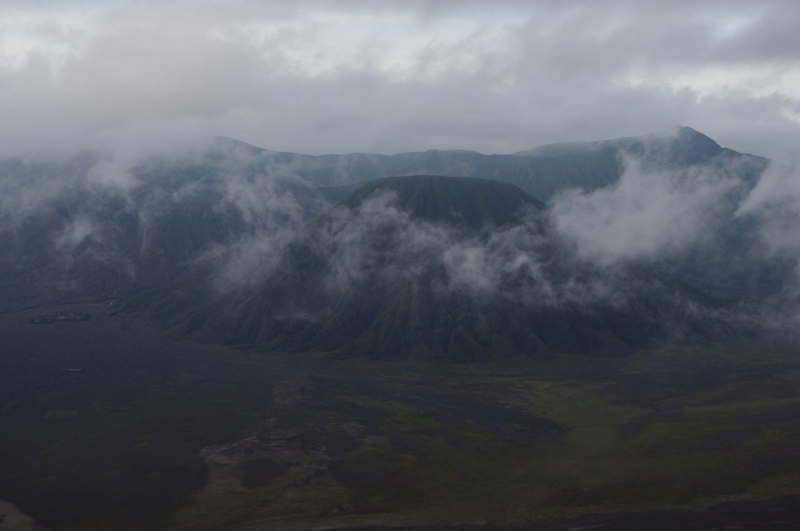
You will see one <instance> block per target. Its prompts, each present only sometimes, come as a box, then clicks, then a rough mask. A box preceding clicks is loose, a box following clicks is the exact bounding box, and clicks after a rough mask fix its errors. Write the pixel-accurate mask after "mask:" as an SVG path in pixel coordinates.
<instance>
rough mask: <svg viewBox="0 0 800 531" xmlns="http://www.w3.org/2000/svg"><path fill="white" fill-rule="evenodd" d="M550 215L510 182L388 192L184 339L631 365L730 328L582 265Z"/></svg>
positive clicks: (685, 302) (448, 181) (203, 318)
mask: <svg viewBox="0 0 800 531" xmlns="http://www.w3.org/2000/svg"><path fill="white" fill-rule="evenodd" d="M509 204H519V205H520V207H521V208H517V209H516V210H509V207H508V205H509ZM477 205H480V206H481V208H477V207H476V206H477ZM541 214H542V211H541V205H540V204H538V203H537V202H536V201H535V200H533V199H532V198H530V197H528V196H527V195H526V194H525V193H524V192H522V191H521V190H518V189H515V188H514V187H511V186H509V185H508V184H505V183H499V182H493V181H488V180H473V179H464V178H448V177H436V176H424V177H420V176H414V177H401V178H392V179H385V180H381V181H377V182H375V183H371V184H369V185H366V186H365V187H363V188H362V189H360V190H359V191H357V192H356V193H355V194H354V195H353V196H352V197H351V198H350V199H349V200H347V201H345V202H344V203H343V204H341V205H340V206H339V207H337V208H336V209H334V211H332V212H331V213H329V214H328V215H326V216H325V217H324V218H323V219H321V220H320V221H318V222H317V223H315V224H314V225H313V226H312V227H311V228H310V230H309V231H308V233H307V234H306V235H305V236H304V237H303V238H300V239H299V240H297V241H296V242H295V243H293V244H292V245H290V246H289V247H288V249H287V252H286V253H285V256H284V258H283V260H282V262H281V263H280V264H279V266H278V267H277V268H276V269H275V271H273V272H272V273H271V274H269V275H268V276H267V277H266V279H265V280H264V281H263V282H262V283H261V284H259V285H258V286H257V287H256V288H255V289H253V288H248V289H247V290H246V291H245V290H242V291H235V292H232V293H228V294H226V295H224V296H223V297H221V298H220V299H218V300H217V301H215V302H214V303H212V304H209V305H207V306H205V307H204V308H202V309H200V310H199V311H195V312H194V313H193V314H192V316H191V318H190V319H189V320H188V325H187V326H185V327H183V326H182V325H180V324H179V327H180V328H181V329H182V330H183V331H184V332H185V333H188V334H190V335H192V336H193V337H195V338H197V339H201V340H205V341H213V342H224V343H229V344H237V345H250V346H253V345H255V346H259V347H261V348H265V349H280V350H316V351H326V352H333V353H336V354H337V355H340V356H351V355H359V356H368V357H375V358H385V357H408V356H422V357H433V358H440V359H449V360H460V361H474V360H480V359H488V358H491V357H497V356H500V357H506V356H515V355H533V356H552V355H553V354H554V353H557V352H576V353H583V354H589V355H622V354H625V353H628V352H630V351H631V349H632V348H636V347H642V346H647V345H652V344H655V343H658V342H659V341H664V340H668V339H670V338H673V337H694V338H697V337H702V336H707V335H710V334H712V333H713V332H714V329H715V328H716V327H717V326H719V323H720V321H719V319H717V316H716V309H711V308H710V307H709V306H708V305H707V303H708V302H709V301H708V300H706V299H704V298H703V297H702V296H700V295H699V294H697V293H695V292H693V291H692V290H691V289H689V288H687V287H686V286H684V285H681V284H680V283H676V282H673V281H666V280H662V279H660V278H658V277H656V276H654V275H652V274H651V273H648V272H647V271H644V270H641V269H635V268H632V269H628V270H624V271H623V270H620V269H615V270H613V271H612V270H603V269H600V268H597V267H595V266H593V265H591V264H588V263H585V262H582V261H580V260H578V259H576V258H575V257H574V256H572V255H571V254H570V252H569V251H568V250H567V249H565V248H563V247H562V246H561V245H560V244H559V242H558V241H557V239H556V238H555V237H554V236H553V235H552V234H551V232H550V229H549V228H548V224H547V220H546V219H545V218H544V217H543V216H542V215H541ZM487 227H488V228H490V230H487ZM690 307H693V308H695V310H693V311H689V309H690Z"/></svg>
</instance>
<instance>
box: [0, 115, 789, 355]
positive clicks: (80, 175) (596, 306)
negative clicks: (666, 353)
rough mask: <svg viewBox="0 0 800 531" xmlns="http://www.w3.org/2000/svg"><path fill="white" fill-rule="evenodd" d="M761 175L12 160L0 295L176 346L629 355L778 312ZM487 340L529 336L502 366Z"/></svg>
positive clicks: (413, 157)
mask: <svg viewBox="0 0 800 531" xmlns="http://www.w3.org/2000/svg"><path fill="white" fill-rule="evenodd" d="M775 171H777V170H775V169H774V168H773V167H770V166H769V164H768V161H766V160H765V159H762V158H759V157H755V156H751V155H743V154H739V153H736V152H734V151H732V150H728V149H725V148H722V147H720V146H719V145H718V144H717V143H716V142H714V141H713V140H712V139H710V138H708V137H706V136H705V135H703V134H701V133H698V132H697V131H694V130H692V129H690V128H687V127H680V128H676V129H675V130H672V131H668V132H665V133H661V134H655V135H648V136H645V137H638V138H623V139H617V140H610V141H600V142H593V143H581V144H559V145H549V146H542V147H539V148H534V149H532V150H529V151H526V152H522V153H517V154H513V155H482V154H479V153H475V152H470V151H436V150H434V151H427V152H422V153H406V154H399V155H391V156H389V155H372V154H350V155H326V156H319V157H315V156H306V155H299V154H291V153H278V152H272V151H268V150H263V149H260V148H256V147H254V146H249V145H247V144H244V143H241V142H237V141H234V140H230V139H224V138H217V139H215V140H213V141H212V142H210V143H209V144H208V145H206V146H199V147H198V148H197V149H195V150H192V151H181V152H177V153H173V154H160V155H150V156H140V157H136V158H134V159H128V160H123V159H120V158H119V157H115V156H114V154H113V153H105V154H103V153H83V154H80V155H76V156H74V157H72V158H70V159H67V160H45V159H40V158H15V159H8V160H5V161H2V173H1V174H0V187H2V192H3V194H2V204H0V216H1V217H2V225H1V226H0V238H2V243H3V244H4V248H5V249H6V250H7V251H6V253H5V254H4V256H3V258H2V259H1V260H0V268H1V269H2V270H1V271H0V273H2V275H0V293H1V294H2V301H3V302H2V304H3V307H4V308H5V309H11V308H20V307H27V306H32V305H36V304H41V303H44V302H58V301H62V302H63V301H73V300H92V299H98V298H108V297H121V298H123V299H126V300H129V302H130V304H129V307H130V308H138V309H140V310H146V311H148V312H151V313H152V312H155V314H154V315H157V316H158V317H157V319H159V320H162V321H163V322H165V323H166V324H167V326H170V327H173V329H174V330H184V332H185V333H188V334H190V335H193V336H195V337H198V338H204V339H206V340H214V341H223V342H233V343H237V344H259V345H261V346H262V347H264V346H267V345H269V346H270V347H271V348H291V349H306V348H311V349H318V350H337V351H338V350H342V349H345V350H346V349H349V348H352V349H354V350H356V351H359V352H364V353H366V352H383V350H384V348H385V345H387V344H393V345H394V347H393V348H396V349H401V350H402V349H405V350H404V352H406V353H408V352H412V351H418V350H420V349H422V350H425V349H427V350H428V351H429V354H430V353H431V352H436V354H435V355H437V356H443V357H448V356H451V355H452V353H453V352H455V351H456V350H459V349H460V350H461V351H464V352H468V351H469V352H473V354H469V355H467V357H468V358H469V357H472V358H476V359H477V358H481V357H486V356H489V355H490V354H491V353H492V352H499V351H508V352H523V351H529V352H534V351H537V350H538V351H539V352H544V351H546V350H547V349H548V348H550V347H549V346H548V345H550V344H552V345H560V347H559V348H566V349H573V350H583V351H587V352H588V351H589V350H592V349H600V350H602V348H605V347H602V345H606V344H607V345H612V344H613V345H617V346H619V347H622V346H625V347H626V348H627V347H630V346H632V345H642V344H645V343H647V342H648V339H647V338H650V339H653V338H655V337H658V338H661V339H662V340H666V338H667V336H669V335H670V334H671V333H672V332H675V331H680V330H690V329H692V330H694V331H692V332H690V335H691V334H695V333H698V334H701V335H702V334H703V333H706V332H707V331H708V330H710V329H712V328H715V327H716V326H717V325H716V324H714V325H712V324H710V323H711V321H714V322H716V321H715V320H716V319H717V314H716V313H715V312H716V310H713V311H711V312H710V313H706V314H704V315H705V316H704V317H703V318H702V319H695V318H694V317H693V316H692V315H693V314H692V313H691V312H690V311H689V310H688V308H689V307H693V308H700V307H704V306H705V305H706V303H707V302H708V300H706V301H705V302H702V301H703V300H705V299H704V297H707V296H708V295H710V296H712V297H723V298H726V299H730V298H746V299H758V300H760V299H765V298H774V297H776V296H782V297H785V296H787V294H788V296H789V297H791V293H793V291H792V290H793V289H794V285H795V276H796V274H795V269H796V265H797V260H796V254H793V253H792V250H793V249H795V248H796V247H793V245H794V243H793V239H792V238H793V236H792V235H790V234H787V233H786V232H785V231H784V232H781V231H780V229H779V227H780V220H776V214H775V212H776V208H775V204H776V203H775V201H776V199H775V198H776V197H777V196H779V195H781V193H782V191H783V190H784V189H791V187H790V186H789V185H788V184H786V183H791V182H792V181H791V179H789V178H783V179H782V180H779V179H776V178H774V177H772V175H773V174H774V172H775ZM404 176H405V177H404ZM465 177H471V178H467V179H465ZM476 177H480V178H476ZM365 182H367V184H364V183H365ZM765 183H766V184H765ZM784 195H785V194H784ZM797 195H800V194H795V195H791V194H790V195H785V197H784V198H783V199H782V200H781V201H780V202H779V205H780V211H781V212H785V215H786V216H791V215H792V213H793V212H794V211H795V209H794V203H792V202H791V201H790V200H789V199H788V198H791V197H796V196H797ZM338 201H341V204H340V205H339V206H337V207H336V208H333V209H332V210H331V207H332V204H333V203H334V202H338ZM767 206H769V207H770V208H767ZM780 219H783V217H781V218H780ZM670 290H672V292H674V293H675V294H679V296H677V295H676V297H674V298H672V299H671V298H670V297H667V296H666V295H665V294H666V293H667V292H669V291H670ZM709 300H710V299H709ZM570 305H571V306H570ZM712 306H713V304H712ZM543 308H547V311H546V312H545V311H544V310H543ZM647 308H649V309H647ZM156 309H158V310H157V311H156ZM536 312H538V313H536ZM534 313H535V314H536V315H534ZM700 313H703V312H700ZM712 314H714V316H713V318H712V317H709V316H711V315H712ZM376 316H379V317H376ZM380 316H382V317H380ZM632 317H635V318H634V319H633V321H630V318H632ZM706 317H708V318H710V319H711V321H703V319H706ZM634 321H635V322H634ZM623 322H624V324H620V323H623ZM414 323H416V324H414ZM419 323H426V324H425V325H424V326H422V325H420V324H419ZM509 323H511V324H509ZM554 323H559V324H558V326H556V325H554ZM563 323H567V324H563ZM569 323H572V324H569ZM615 323H616V324H615ZM408 327H411V328H408ZM559 327H561V328H560V329H561V330H562V331H561V332H558V333H556V332H552V334H554V335H552V337H550V336H548V333H551V332H547V330H551V331H552V330H556V329H559ZM479 329H480V330H484V332H478V330H479ZM498 329H500V330H509V332H508V334H511V332H510V331H511V330H516V329H524V330H526V332H524V333H522V335H521V336H519V337H517V336H514V338H513V339H510V340H509V339H508V337H510V336H509V335H508V334H505V333H501V334H500V335H499V336H498V337H500V336H502V337H504V338H505V339H503V341H506V340H508V341H510V344H507V345H506V346H504V347H502V348H501V347H500V346H497V345H498V343H497V341H499V340H498V339H497V338H494V335H497V334H495V333H494V332H491V333H490V332H486V331H487V330H498ZM668 329H670V330H671V331H672V332H668ZM701 330H705V331H706V332H702V333H701V332H700V331H701ZM444 331H447V332H444ZM514 333H516V332H514ZM681 333H682V332H681ZM681 333H678V334H677V335H681ZM453 334H455V336H454V335H453ZM504 334H505V335H504ZM559 334H560V335H559ZM512 335H513V334H512ZM401 336H402V337H407V338H411V339H407V340H403V341H398V340H397V338H399V337H401ZM445 336H446V337H445ZM456 336H458V338H459V339H456ZM569 338H572V339H569ZM575 338H582V339H575ZM493 341H494V346H492V345H493V343H492V342H493ZM458 342H460V343H458ZM456 344H458V345H460V346H458V347H456V346H453V345H456ZM465 344H470V345H472V346H471V347H470V349H471V350H470V349H465V348H464V346H463V345H465ZM420 345H424V348H422V347H420ZM509 345H510V346H509ZM623 350H624V349H623ZM395 354H396V353H395Z"/></svg>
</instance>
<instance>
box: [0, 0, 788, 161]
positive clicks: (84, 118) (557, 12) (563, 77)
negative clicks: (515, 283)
mask: <svg viewBox="0 0 800 531" xmlns="http://www.w3.org/2000/svg"><path fill="white" fill-rule="evenodd" d="M798 10H800V8H798V7H797V6H796V5H795V4H794V3H792V2H787V1H773V2H760V3H759V4H757V5H754V4H753V3H752V2H744V1H715V2H703V3H701V4H697V3H675V2H662V1H649V2H632V1H627V0H617V1H609V2H587V1H570V2H551V1H539V2H514V1H508V2H496V3H492V4H491V7H489V6H488V5H487V4H485V3H483V2H381V3H380V4H375V3H374V2H347V3H330V2H311V1H309V2H300V3H295V4H293V5H292V6H291V7H286V6H285V3H279V2H248V1H240V2H231V3H224V4H223V3H219V2H210V1H208V2H191V3H189V2H166V3H155V2H144V3H142V2H136V3H133V2H124V1H120V2H111V3H107V2H95V3H88V4H87V3H81V4H80V6H78V5H77V4H72V3H69V2H59V3H47V4H44V7H41V6H39V7H36V8H30V7H27V4H21V3H17V4H15V3H3V5H0V26H2V28H3V30H5V31H3V34H4V35H5V36H6V37H5V38H4V39H0V112H2V114H3V116H4V121H3V124H2V125H0V146H1V147H0V150H2V152H3V153H6V154H9V153H18V152H24V151H28V150H32V149H33V150H38V151H40V152H51V151H52V150H54V149H58V150H62V151H66V152H69V151H71V150H74V149H75V148H77V147H83V146H85V145H87V144H90V145H95V146H96V145H105V146H111V147H113V148H115V149H116V148H122V147H123V146H131V145H133V146H136V149H140V150H144V149H156V148H161V149H163V148H165V147H167V146H173V145H179V146H185V145H187V144H190V143H191V142H194V141H197V139H199V138H202V137H208V136H212V135H224V136H230V137H234V138H240V139H242V140H245V141H248V142H250V143H253V144H256V145H260V146H264V147H267V148H270V149H277V150H289V151H295V152H305V153H314V154H317V153H324V152H354V151H368V152H381V153H392V152H400V151H408V150H423V149H429V148H434V147H436V148H442V149H446V148H463V149H474V150H477V151H481V152H505V153H507V152H514V151H517V150H521V149H526V148H530V147H532V146H534V145H537V144H542V143H547V142H555V141H562V140H593V139H599V138H610V137H616V136H627V135H638V134H643V133H647V132H652V131H659V130H663V129H664V128H666V127H667V126H670V125H673V124H675V123H683V124H687V125H691V126H693V127H695V128H696V129H699V130H701V131H703V132H705V133H707V134H710V135H711V136H712V137H714V138H715V139H717V140H718V141H720V142H721V143H723V144H725V145H729V146H731V147H733V148H735V149H739V150H744V151H749V152H755V153H757V154H764V155H775V154H777V153H779V152H782V151H786V150H793V149H794V146H796V145H797V142H798V140H799V139H800V123H798V120H797V118H796V116H797V112H798V111H797V109H798V98H800V94H798V92H797V91H796V88H793V87H796V86H797V83H796V82H794V81H796V80H795V79H794V78H793V77H791V76H792V72H796V71H797V66H798V62H799V61H800V52H798V50H800V46H798V42H797V39H798V37H797V32H796V31H794V28H793V27H792V24H791V21H793V20H795V19H796V18H797V16H798V15H800V13H798ZM726 79H728V80H729V81H725V80H726ZM793 82H794V83H793ZM792 113H794V114H792Z"/></svg>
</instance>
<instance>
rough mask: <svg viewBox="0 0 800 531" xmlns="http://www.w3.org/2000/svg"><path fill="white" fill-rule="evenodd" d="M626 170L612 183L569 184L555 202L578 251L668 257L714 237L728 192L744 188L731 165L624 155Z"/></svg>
mask: <svg viewBox="0 0 800 531" xmlns="http://www.w3.org/2000/svg"><path fill="white" fill-rule="evenodd" d="M625 166H626V169H625V172H624V173H623V175H622V177H621V178H620V180H619V181H618V182H617V183H615V184H614V185H612V186H610V187H608V188H602V189H599V190H595V191H594V192H588V193H587V192H584V191H582V190H574V189H573V190H567V191H565V192H563V193H561V194H560V195H559V196H557V197H556V198H555V199H554V200H553V201H552V204H551V208H550V213H551V216H552V219H553V222H554V226H555V227H556V229H557V230H558V231H559V232H560V234H561V235H562V236H563V237H564V238H566V240H567V241H570V242H572V243H573V244H574V245H575V247H576V249H577V252H578V253H579V254H581V255H583V256H585V257H587V258H589V259H592V260H598V261H600V262H602V263H606V264H611V263H615V262H619V261H622V260H628V261H630V260H636V259H647V260H653V259H655V258H663V257H665V256H667V257H668V256H669V255H670V254H675V253H677V252H680V251H683V250H685V249H686V248H687V247H689V246H692V245H697V244H701V243H704V242H706V243H707V242H712V241H713V240H714V238H715V237H716V231H717V230H718V229H719V224H720V223H724V222H725V221H726V219H725V216H724V214H725V209H726V207H727V209H730V206H729V205H728V203H729V200H730V199H729V197H728V196H729V193H730V192H732V191H734V190H735V189H741V187H742V186H743V185H744V183H743V182H742V178H741V177H742V176H741V172H738V171H736V169H735V168H733V167H731V165H730V164H729V165H726V166H723V167H721V168H718V167H707V166H700V167H690V168H688V169H682V170H672V171H670V170H666V169H662V170H654V169H646V168H643V167H642V164H641V161H640V160H637V159H634V158H632V157H630V156H628V157H625Z"/></svg>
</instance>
